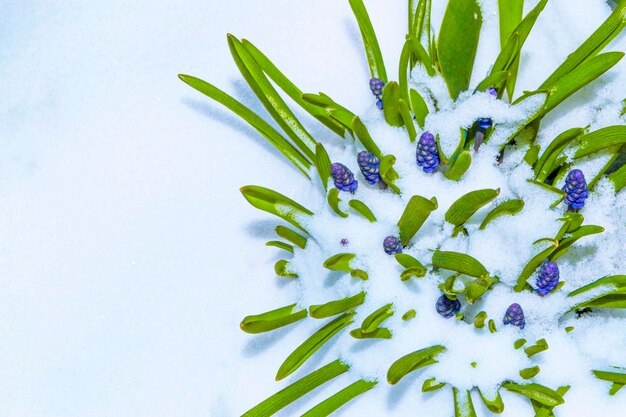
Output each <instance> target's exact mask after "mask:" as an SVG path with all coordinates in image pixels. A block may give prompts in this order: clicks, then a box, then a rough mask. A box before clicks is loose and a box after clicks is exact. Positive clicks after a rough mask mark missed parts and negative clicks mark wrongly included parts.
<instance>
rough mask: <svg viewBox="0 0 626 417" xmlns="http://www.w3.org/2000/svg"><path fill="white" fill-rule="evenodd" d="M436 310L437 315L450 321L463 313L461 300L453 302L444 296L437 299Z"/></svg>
mask: <svg viewBox="0 0 626 417" xmlns="http://www.w3.org/2000/svg"><path fill="white" fill-rule="evenodd" d="M435 308H436V309H437V313H439V314H440V315H441V316H442V317H444V318H446V319H449V318H450V317H453V316H454V315H455V314H456V313H458V312H459V311H461V302H460V301H459V300H451V299H449V298H448V297H446V296H445V295H442V296H441V297H439V298H438V299H437V303H435Z"/></svg>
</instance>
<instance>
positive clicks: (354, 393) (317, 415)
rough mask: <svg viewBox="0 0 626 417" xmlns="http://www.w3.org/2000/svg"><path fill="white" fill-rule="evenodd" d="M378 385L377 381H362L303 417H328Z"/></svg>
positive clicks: (333, 396) (349, 386)
mask: <svg viewBox="0 0 626 417" xmlns="http://www.w3.org/2000/svg"><path fill="white" fill-rule="evenodd" d="M376 384H378V382H377V381H366V380H364V379H360V380H358V381H356V382H355V383H353V384H350V385H348V386H347V387H345V388H344V389H342V390H341V391H339V392H337V393H335V394H333V395H331V396H330V397H328V398H327V399H325V400H324V401H322V402H321V403H319V404H318V405H316V406H315V407H313V408H311V409H310V410H309V411H307V412H306V413H304V414H302V417H326V416H328V415H330V414H331V413H333V412H334V411H336V410H338V409H339V408H341V407H342V406H343V405H345V404H346V403H348V402H349V401H351V400H353V399H354V398H356V397H358V396H359V395H361V394H363V393H365V392H367V391H369V390H371V389H372V388H374V387H375V386H376Z"/></svg>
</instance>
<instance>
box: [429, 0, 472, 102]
mask: <svg viewBox="0 0 626 417" xmlns="http://www.w3.org/2000/svg"><path fill="white" fill-rule="evenodd" d="M481 26H482V14H481V11H480V7H479V6H478V3H477V2H476V1H475V0H449V1H448V6H447V8H446V12H445V14H444V17H443V22H442V23H441V29H440V34H439V41H438V44H437V52H438V57H439V67H440V68H441V73H442V75H443V78H444V79H445V80H446V84H447V85H448V90H449V91H450V97H452V99H453V100H456V99H457V97H458V96H459V93H460V92H461V91H464V90H467V89H468V87H469V83H470V79H471V77H472V69H473V67H474V58H475V57H476V49H477V48H478V38H479V36H480V28H481Z"/></svg>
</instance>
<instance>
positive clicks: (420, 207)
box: [398, 195, 437, 246]
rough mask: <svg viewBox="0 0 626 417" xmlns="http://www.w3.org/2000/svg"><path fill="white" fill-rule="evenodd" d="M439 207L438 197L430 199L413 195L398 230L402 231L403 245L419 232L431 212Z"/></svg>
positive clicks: (399, 222)
mask: <svg viewBox="0 0 626 417" xmlns="http://www.w3.org/2000/svg"><path fill="white" fill-rule="evenodd" d="M436 209H437V199H435V198H431V199H430V200H428V199H426V198H424V197H421V196H419V195H414V196H413V197H411V199H410V200H409V202H408V203H407V205H406V207H405V208H404V212H403V213H402V217H400V220H399V221H398V230H399V231H400V240H401V241H402V246H407V245H408V244H409V242H410V241H411V239H412V238H413V236H415V234H416V233H417V232H418V230H419V229H420V227H422V225H423V224H424V222H425V221H426V219H428V216H430V213H431V212H432V211H434V210H436Z"/></svg>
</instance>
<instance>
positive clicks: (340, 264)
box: [324, 253, 356, 272]
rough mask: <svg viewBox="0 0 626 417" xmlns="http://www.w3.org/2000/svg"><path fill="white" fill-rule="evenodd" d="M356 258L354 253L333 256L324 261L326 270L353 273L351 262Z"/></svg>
mask: <svg viewBox="0 0 626 417" xmlns="http://www.w3.org/2000/svg"><path fill="white" fill-rule="evenodd" d="M355 257H356V255H355V254H354V253H339V254H337V255H333V256H331V257H330V258H328V259H326V260H325V261H324V268H327V269H330V270H331V271H342V272H350V271H352V267H350V262H351V261H352V260H353V259H354V258H355Z"/></svg>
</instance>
